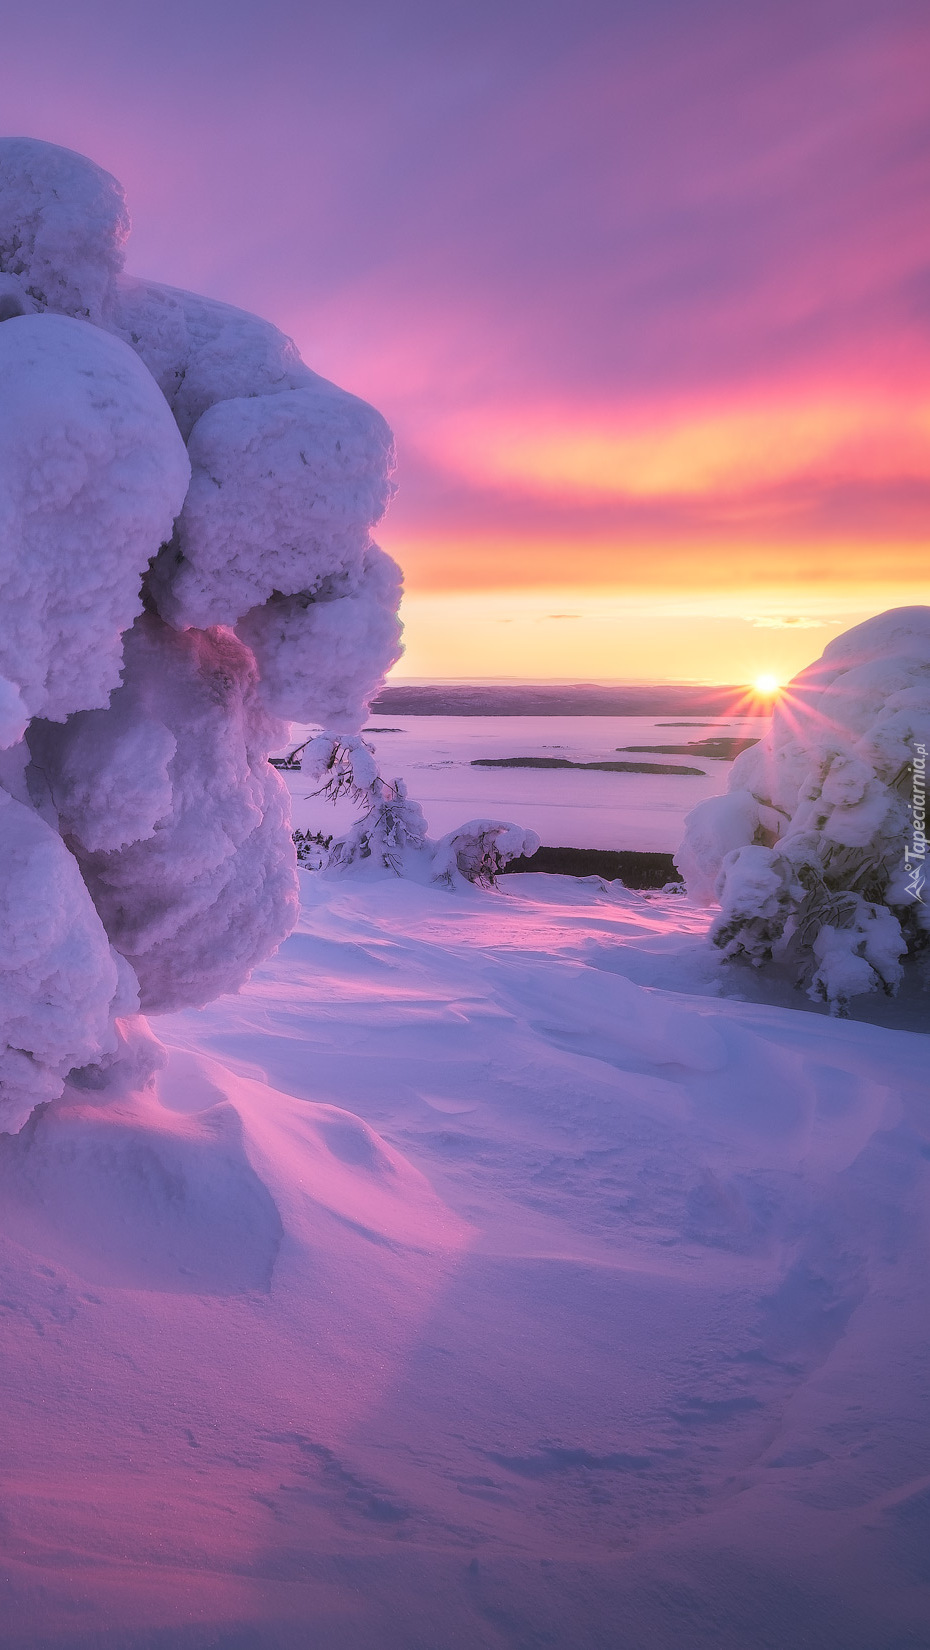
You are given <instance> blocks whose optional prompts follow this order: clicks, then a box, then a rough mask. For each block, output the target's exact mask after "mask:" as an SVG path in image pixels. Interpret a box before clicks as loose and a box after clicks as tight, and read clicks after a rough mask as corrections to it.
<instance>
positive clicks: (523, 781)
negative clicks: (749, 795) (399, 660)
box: [285, 715, 768, 853]
mask: <svg viewBox="0 0 930 1650" xmlns="http://www.w3.org/2000/svg"><path fill="white" fill-rule="evenodd" d="M671 720H672V722H673V725H672V726H669V721H670V718H668V717H651V716H399V717H394V716H383V717H382V716H380V715H379V716H377V717H374V718H373V719H372V722H371V726H372V728H375V729H379V728H391V729H392V730H395V731H392V732H390V733H387V732H385V733H378V732H374V733H366V735H365V737H366V739H367V740H368V741H369V743H370V744H372V745H373V746H374V749H375V755H376V757H377V760H378V763H379V766H380V768H381V772H382V774H383V775H384V777H385V778H386V779H394V778H400V779H403V780H405V781H406V783H407V788H408V790H409V792H410V795H411V796H412V797H413V798H414V799H415V800H416V801H417V802H419V804H420V806H421V807H422V809H423V812H424V813H425V815H426V818H427V821H428V824H429V828H430V834H431V835H432V836H434V837H439V836H442V835H444V833H445V832H446V831H451V830H454V829H455V827H456V826H457V825H461V823H462V821H463V820H464V819H473V818H476V817H478V816H481V817H485V818H492V819H513V820H516V821H517V822H518V823H519V824H520V825H523V826H525V827H526V828H527V829H528V830H531V831H535V832H536V834H537V835H538V836H539V838H540V840H541V841H542V842H545V843H548V844H549V845H550V846H552V847H566V848H632V849H636V850H640V851H656V852H660V853H672V852H673V851H674V850H675V849H676V848H677V847H678V844H679V843H680V841H681V838H682V827H683V821H684V817H685V814H687V813H688V812H689V810H690V809H691V808H693V807H694V806H695V805H696V804H697V803H698V802H703V801H704V800H705V799H706V798H707V797H709V796H717V795H719V793H720V792H721V791H723V790H725V789H726V782H727V773H728V771H729V767H730V764H729V763H728V762H720V761H715V760H714V759H713V758H709V757H706V756H704V755H702V754H697V755H695V756H661V755H658V754H653V753H650V752H639V753H635V752H631V751H626V750H622V749H619V748H618V747H622V746H625V745H685V744H688V743H690V742H691V741H694V740H701V739H706V738H707V737H709V736H713V735H719V734H727V735H733V736H736V737H744V738H760V737H761V736H762V734H763V733H764V732H765V731H766V729H767V727H768V718H766V717H759V716H756V717H743V718H737V719H732V718H731V719H729V720H724V719H721V718H717V719H714V720H708V721H707V722H706V723H703V722H699V721H698V719H697V718H694V719H693V722H692V723H691V724H689V725H688V726H681V725H678V724H676V723H675V722H674V719H671ZM310 731H311V730H310V729H309V728H299V727H295V728H294V736H293V739H292V742H291V744H292V746H293V745H295V744H297V743H299V741H300V740H301V739H302V738H305V737H306V735H307V734H308V733H309V732H310ZM288 748H291V747H288ZM508 756H548V757H566V758H568V760H569V761H571V762H603V761H629V762H655V763H660V764H662V765H663V766H668V767H670V768H676V767H678V768H681V767H692V768H702V769H703V770H704V777H696V776H694V775H689V774H680V773H670V774H669V775H668V777H666V776H665V775H663V774H646V773H604V772H598V771H597V770H594V771H590V770H589V771H588V772H579V771H577V770H572V769H564V768H563V769H545V768H473V767H472V766H471V764H472V762H473V761H475V760H476V759H480V758H482V757H491V758H500V757H508ZM285 777H286V779H287V782H288V787H289V789H290V792H291V798H292V806H293V813H294V824H295V825H296V826H298V827H299V828H300V829H301V830H312V831H323V832H324V834H325V835H329V834H330V832H332V831H333V830H334V829H335V830H336V832H337V833H338V832H340V831H342V830H345V829H346V828H347V826H348V824H349V822H350V821H351V820H352V819H354V818H355V813H356V810H354V809H352V808H351V806H350V805H348V804H346V803H343V804H340V805H339V806H338V807H337V808H334V807H333V805H332V804H331V803H329V802H327V801H325V800H321V799H320V798H319V797H316V798H314V797H312V796H309V795H308V791H309V789H310V787H309V785H308V783H307V781H306V778H302V776H301V774H300V773H289V774H286V775H285Z"/></svg>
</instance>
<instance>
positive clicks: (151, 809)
mask: <svg viewBox="0 0 930 1650" xmlns="http://www.w3.org/2000/svg"><path fill="white" fill-rule="evenodd" d="M128 230H129V219H128V214H127V211H126V205H125V201H124V199H123V194H122V190H121V189H120V186H119V184H117V183H116V181H115V180H114V179H113V178H111V177H110V176H109V174H107V173H106V172H103V171H101V169H100V168H99V167H97V166H95V165H94V164H93V163H92V162H91V161H88V160H85V159H84V158H83V157H81V156H80V155H76V154H73V153H72V152H71V151H69V150H64V149H59V148H56V147H55V146H54V145H51V144H46V143H41V142H37V141H34V140H32V139H24V138H23V139H20V138H15V139H0V751H2V752H4V753H5V754H4V757H3V762H2V764H0V786H2V787H3V789H2V790H0V804H2V817H3V820H4V825H3V830H4V832H5V833H7V835H9V836H10V842H11V847H10V851H9V853H8V854H7V855H6V857H5V859H4V864H3V869H2V873H0V875H2V883H0V889H2V892H0V900H2V902H3V911H4V918H3V933H2V946H3V950H4V955H3V959H2V962H0V970H3V972H2V973H0V979H2V980H3V982H4V984H3V986H2V988H0V1051H2V1050H3V1049H6V1050H7V1053H6V1054H5V1055H3V1054H2V1053H0V1092H2V1095H3V1097H4V1100H6V1101H7V1102H8V1103H9V1106H10V1108H11V1109H10V1110H9V1111H8V1116H9V1117H12V1118H13V1119H14V1125H13V1126H18V1124H19V1123H21V1122H22V1120H23V1117H24V1116H25V1115H26V1114H27V1113H28V1110H29V1108H30V1106H31V1105H33V1104H35V1103H36V1102H37V1101H38V1100H43V1099H48V1098H52V1097H54V1095H55V1094H56V1093H58V1092H59V1091H60V1089H61V1084H62V1082H63V1080H64V1077H65V1076H66V1075H67V1073H68V1071H69V1070H70V1069H71V1068H72V1067H79V1066H88V1065H92V1064H93V1063H94V1062H100V1061H101V1060H103V1061H106V1059H108V1058H111V1057H112V1056H113V1050H114V1049H115V1046H116V1036H115V1032H114V1029H113V1022H114V1020H115V1019H116V1018H117V1017H118V1016H121V1015H125V1014H126V1013H127V1012H132V1011H133V1010H134V1009H135V1008H136V1007H137V1006H138V1000H139V999H140V998H141V1003H142V1006H143V1007H144V1008H146V1009H149V1010H152V1011H161V1010H165V1009H175V1008H178V1007H181V1006H185V1005H196V1004H202V1003H204V1002H205V1001H207V1000H208V999H209V998H210V997H212V996H213V995H215V994H216V993H217V992H222V991H230V990H235V989H236V988H238V986H239V985H240V984H241V983H242V981H243V980H244V979H245V978H246V977H247V976H248V974H249V972H250V970H251V969H252V967H253V966H254V965H255V963H256V962H257V961H258V960H259V959H260V958H262V957H264V956H266V955H267V954H268V952H269V951H270V950H271V949H273V948H274V947H275V946H276V945H277V944H278V943H279V942H280V940H281V939H282V938H283V936H284V935H285V934H286V933H287V932H288V931H289V928H290V927H291V925H292V923H293V921H294V917H295V913H296V864H295V854H294V847H293V843H292V841H291V835H290V826H289V805H288V798H287V793H286V791H285V789H284V787H283V786H282V784H281V781H280V779H279V777H278V775H277V774H276V773H275V771H274V769H273V768H272V767H270V766H269V764H268V762H267V756H268V752H269V750H271V749H272V748H274V747H275V746H276V745H277V746H280V744H281V743H282V742H283V741H284V740H285V739H286V737H287V730H286V728H285V727H284V726H283V725H282V722H281V721H280V720H279V718H285V719H286V718H289V717H291V716H298V715H299V716H300V717H301V718H302V719H305V720H316V721H318V722H324V721H325V722H327V723H330V724H331V725H333V726H334V727H336V728H338V729H339V730H340V731H345V732H347V733H349V734H351V733H353V732H354V731H355V730H356V729H357V728H358V727H360V726H361V723H362V721H363V720H364V717H365V715H366V713H367V706H368V701H369V699H370V698H371V696H372V695H373V694H374V692H375V691H376V690H377V688H378V687H379V685H380V683H381V680H382V678H383V674H384V672H385V670H386V669H387V668H388V667H389V666H390V665H391V664H392V663H393V662H394V661H395V659H396V658H397V657H398V652H399V634H400V630H399V625H398V621H397V608H398V604H399V597H400V574H399V570H398V569H397V568H396V567H395V565H394V563H393V562H392V561H391V560H390V558H389V557H387V556H385V555H384V554H383V552H382V551H380V550H378V549H377V547H376V546H375V545H373V543H372V539H371V529H372V527H373V526H374V525H375V523H376V522H377V521H378V520H379V519H380V516H381V515H382V513H383V511H384V508H385V506H386V504H387V502H388V500H389V498H390V496H391V492H392V484H391V480H390V473H391V470H392V467H393V444H392V439H391V434H390V431H389V430H388V428H387V426H386V424H385V423H384V420H383V419H382V418H381V417H380V415H379V414H378V413H376V412H375V411H374V409H373V408H371V407H368V406H367V405H366V404H365V403H364V402H362V401H359V400H358V399H357V398H356V397H355V396H352V395H348V394H346V393H345V392H344V391H342V390H340V389H338V388H337V387H336V386H335V385H333V384H330V383H328V382H327V381H326V380H325V379H322V378H320V377H319V376H318V375H317V374H316V373H314V372H312V371H311V370H310V368H309V367H307V366H305V364H304V363H303V362H302V361H301V359H300V356H299V354H298V352H297V350H296V348H295V346H294V345H293V343H292V342H291V341H290V340H289V339H287V338H285V336H284V335H283V334H282V333H281V332H279V331H278V329H277V328H276V327H274V326H272V325H271V324H270V323H268V322H265V321H262V320H260V319H259V318H258V317H256V316H251V315H247V314H245V313H244V312H242V311H239V310H235V309H232V308H230V307H229V306H228V305H225V304H220V303H215V302H213V301H212V300H210V299H207V298H200V297H197V296H195V295H194V294H190V293H184V292H179V291H176V290H173V289H170V288H166V287H160V286H157V285H155V284H153V283H149V282H145V281H140V280H137V279H135V278H132V277H128V276H126V275H124V274H123V273H122V264H123V249H124V243H125V240H126V237H127V234H128ZM236 627H238V628H239V632H240V634H239V635H238V636H237V635H236V634H234V629H235V628H236ZM29 912H32V913H33V916H32V918H31V919H27V915H26V914H27V913H29ZM111 948H112V949H111ZM114 959H115V960H114ZM7 964H9V966H7ZM14 977H15V981H16V984H15V989H14V986H13V984H12V983H11V981H12V980H13V978H14ZM127 1005H128V1007H127ZM24 1108H25V1109H24ZM4 1126H6V1125H4V1124H3V1123H2V1122H0V1131H2V1128H3V1127H4Z"/></svg>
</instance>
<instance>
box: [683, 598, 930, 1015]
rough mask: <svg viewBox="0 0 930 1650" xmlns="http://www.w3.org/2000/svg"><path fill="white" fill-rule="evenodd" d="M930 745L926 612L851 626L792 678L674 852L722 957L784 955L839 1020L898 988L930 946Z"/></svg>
mask: <svg viewBox="0 0 930 1650" xmlns="http://www.w3.org/2000/svg"><path fill="white" fill-rule="evenodd" d="M928 745H930V608H926V607H907V608H897V609H894V610H892V611H891V612H889V613H881V614H879V615H878V616H877V617H875V618H872V619H868V620H866V621H865V623H864V624H860V625H856V626H855V628H854V629H852V630H849V631H847V632H846V633H845V634H844V635H842V636H838V637H837V638H836V639H835V640H834V641H832V642H831V643H830V644H829V646H828V647H826V648H825V649H824V653H823V657H822V658H821V659H818V660H817V662H816V663H815V664H813V665H811V666H809V667H808V669H806V670H804V671H802V672H801V673H800V675H799V676H796V677H795V678H794V680H793V681H792V682H791V683H790V684H789V686H788V687H787V688H786V689H784V690H783V691H782V693H781V694H780V695H779V698H778V701H777V703H776V705H775V709H774V713H773V718H772V727H771V730H770V732H769V733H768V734H767V736H766V737H765V738H764V739H763V740H762V741H761V742H760V743H759V744H758V745H755V746H754V747H753V748H752V749H751V750H747V751H744V752H743V754H742V755H741V756H739V757H737V759H736V761H735V762H734V764H733V767H732V770H731V773H730V781H729V789H728V792H727V794H726V795H725V796H719V797H711V798H710V799H709V800H708V801H706V802H702V803H700V804H699V805H698V806H697V807H696V808H695V809H693V810H692V812H691V813H690V814H689V815H688V818H687V820H686V822H685V838H684V841H683V843H682V846H681V848H680V849H679V851H678V855H677V856H676V857H677V863H678V867H679V869H680V871H681V872H682V875H683V876H684V878H685V881H686V883H687V885H688V891H689V893H690V894H691V895H692V897H694V898H696V899H699V900H706V901H710V900H716V901H718V902H719V905H720V914H719V916H718V917H717V918H716V920H715V922H714V924H713V927H712V929H711V937H712V939H713V941H714V944H715V945H717V946H719V947H720V948H721V950H722V951H723V952H724V955H725V956H727V957H731V958H734V957H744V958H746V959H748V960H749V961H750V962H752V963H754V964H756V965H757V966H761V965H763V964H765V963H768V962H769V961H771V960H772V959H773V958H782V959H784V960H785V961H786V962H787V963H788V964H789V965H790V966H791V967H792V968H793V969H794V970H795V972H796V975H797V978H798V981H799V983H800V984H803V985H806V986H807V988H808V990H809V992H810V994H811V996H812V997H815V998H820V999H822V1000H825V1001H828V1002H829V1003H830V1004H831V1007H832V1008H833V1010H834V1011H835V1012H839V1013H843V1012H845V1010H846V1005H847V1004H848V1002H849V1000H850V998H851V997H854V996H856V995H858V994H859V993H861V992H866V991H874V990H876V989H884V990H886V991H888V992H893V991H895V990H896V989H897V987H898V985H899V983H900V981H901V979H902V975H903V964H902V959H904V958H906V956H907V955H909V954H911V955H913V954H915V953H917V952H919V951H920V950H922V949H923V948H924V947H925V946H926V944H927V940H928V936H930V907H928V904H927V902H926V900H925V899H924V897H923V879H922V866H923V857H924V855H925V854H926V841H925V829H926V822H925V811H924V810H925V807H926V803H925V765H926V752H927V747H928Z"/></svg>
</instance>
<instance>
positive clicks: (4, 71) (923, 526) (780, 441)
mask: <svg viewBox="0 0 930 1650" xmlns="http://www.w3.org/2000/svg"><path fill="white" fill-rule="evenodd" d="M928 85H930V10H928V8H927V5H926V3H925V0H920V3H916V0H883V3H881V4H879V3H875V0H870V3H868V4H865V3H861V0H813V3H812V0H806V3H804V4H799V3H797V0H778V3H770V0H760V3H756V0H752V3H749V4H747V3H746V0H741V3H735V0H636V3H627V4H624V3H622V0H613V3H610V4H597V3H592V0H571V3H569V0H563V3H559V4H546V3H545V0H532V3H524V0H496V3H493V4H487V3H481V0H469V3H467V4H454V3H453V4H445V3H437V0H424V3H422V4H414V3H411V4H398V3H393V0H379V3H357V0H340V3H339V4H331V3H330V4H326V5H320V4H315V3H310V4H306V3H304V4H299V3H285V0H268V3H265V4H263V5H261V6H259V5H258V4H255V3H249V4H242V3H241V0H240V3H236V0H232V3H230V0H224V3H223V4H222V5H220V4H206V3H203V0H199V3H198V0H185V3H183V4H181V3H179V0H160V3H159V4H158V5H157V6H151V7H147V8H142V7H138V6H134V5H127V4H126V3H125V0H120V3H118V4H81V3H74V0H72V3H70V4H62V3H61V0H49V3H47V4H45V5H43V7H42V8H41V9H38V8H37V9H35V10H33V11H29V10H27V9H26V8H24V7H17V8H12V7H10V8H7V15H6V16H5V18H4V24H3V61H2V64H0V111H2V113H0V124H2V129H3V130H4V131H6V132H25V133H28V134H31V135H35V136H41V137H44V138H47V139H50V140H52V141H54V142H60V143H64V144H67V145H69V146H70V147H73V148H77V149H80V150H82V151H83V152H84V153H86V154H89V155H90V156H92V157H93V158H94V159H95V160H97V161H98V162H100V163H101V164H102V165H104V166H106V167H107V168H109V170H111V171H113V172H114V173H115V174H116V175H117V176H118V177H119V178H120V179H121V180H122V182H123V183H124V184H125V186H126V189H127V192H128V195H129V199H130V205H131V208H132V211H133V217H134V221H135V228H134V233H133V240H132V242H131V250H130V259H129V264H130V268H132V269H134V270H136V271H137V272H139V273H146V274H149V275H151V276H153V277H156V278H159V279H162V280H166V281H170V282H173V283H175V284H178V285H183V286H190V287H193V288H196V289H198V290H201V291H204V292H208V293H211V294H213V295H215V296H218V297H223V298H226V299H228V300H229V301H231V302H234V303H238V304H241V305H243V306H244V307H246V308H250V309H255V310H258V311H260V312H261V313H263V314H265V315H267V316H269V317H270V318H271V319H273V320H275V321H276V322H278V324H279V325H281V326H283V327H284V328H285V330H287V331H288V332H290V333H292V334H293V335H294V336H295V337H296V339H297V341H298V343H299V345H300V347H301V349H302V350H303V352H304V354H305V356H306V358H307V359H308V360H309V361H310V363H311V364H312V365H313V366H315V367H317V368H318V369H319V370H320V371H322V372H324V373H326V374H327V375H329V376H331V377H333V378H335V379H337V380H338V381H339V382H341V383H343V384H344V385H345V386H346V387H347V388H351V389H354V390H356V391H358V392H359V393H361V394H363V395H366V396H368V397H369V398H370V399H372V400H374V401H375V402H376V403H377V405H379V406H380V407H381V409H382V410H383V411H384V412H385V413H386V414H387V415H388V417H389V418H390V419H391V420H392V422H393V424H394V426H395V429H396V431H397V434H398V440H399V447H400V474H399V479H400V482H401V493H400V495H399V498H398V501H397V504H396V506H395V509H394V511H393V513H392V516H391V518H390V520H389V523H388V525H387V528H386V530H385V533H384V542H385V543H386V544H387V545H388V546H389V548H391V549H392V550H393V551H394V552H395V554H397V555H398V556H399V558H400V559H401V560H402V561H403V562H404V563H405V565H406V566H407V568H408V573H409V578H410V583H411V586H412V588H413V590H414V592H415V593H416V592H418V591H422V592H427V591H438V590H441V589H444V588H446V589H448V588H453V589H456V588H461V589H468V590H472V591H477V590H481V589H482V588H485V587H488V588H490V587H497V588H501V587H504V588H521V587H523V588H526V587H531V586H534V585H540V586H543V587H546V588H549V587H552V588H555V587H560V588H561V587H562V586H565V587H574V586H575V585H577V586H579V587H584V588H588V589H593V588H599V589H600V588H610V589H616V590H619V591H622V590H623V589H624V588H626V587H631V588H635V589H637V590H640V591H647V590H649V589H650V588H659V587H660V586H661V585H662V584H663V581H668V580H671V581H672V582H673V583H674V585H675V587H676V589H680V588H687V589H689V590H691V591H694V592H696V593H700V592H702V591H714V590H726V591H731V592H732V591H734V590H740V589H743V588H746V589H747V590H749V589H755V588H759V587H761V586H766V587H768V586H770V585H771V584H772V582H773V577H774V578H775V583H778V580H781V583H782V584H783V586H784V589H785V599H786V601H788V602H789V605H790V604H791V603H793V604H794V605H797V601H798V600H800V599H801V597H802V596H803V595H804V593H805V592H806V591H807V592H810V591H813V590H815V589H816V591H817V592H819V594H820V595H821V596H822V597H825V596H826V595H829V593H830V592H831V591H832V590H835V589H837V588H838V587H839V586H842V587H843V588H844V589H847V590H849V591H863V590H866V589H867V590H871V589H872V587H873V585H874V584H875V582H876V578H877V579H878V582H879V583H881V581H882V580H884V581H885V582H886V583H887V584H888V588H889V589H891V587H892V586H893V587H894V589H895V591H897V590H898V589H899V588H900V589H901V590H909V589H911V588H913V589H915V590H916V589H917V586H918V585H919V584H920V581H921V579H923V580H924V586H923V588H924V589H925V588H926V565H925V546H926V541H927V536H928V523H930V457H928V453H930V393H928V368H930V212H928V210H927V203H928V200H930V95H928V91H927V88H928ZM773 569H774V570H775V574H774V575H773ZM776 575H777V576H776ZM912 599H920V596H919V594H917V595H915V596H914V597H913V598H912Z"/></svg>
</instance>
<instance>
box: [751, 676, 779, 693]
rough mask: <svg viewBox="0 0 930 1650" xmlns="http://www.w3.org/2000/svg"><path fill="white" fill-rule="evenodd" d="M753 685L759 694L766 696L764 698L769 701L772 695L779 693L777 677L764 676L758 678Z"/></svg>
mask: <svg viewBox="0 0 930 1650" xmlns="http://www.w3.org/2000/svg"><path fill="white" fill-rule="evenodd" d="M752 685H753V687H754V688H755V690H756V692H757V693H761V694H764V696H765V697H766V698H767V699H768V698H771V696H772V694H774V693H777V692H778V689H779V685H780V684H779V681H778V677H777V676H769V675H765V674H763V675H762V676H757V677H756V679H755V681H754V682H753V684H752Z"/></svg>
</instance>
